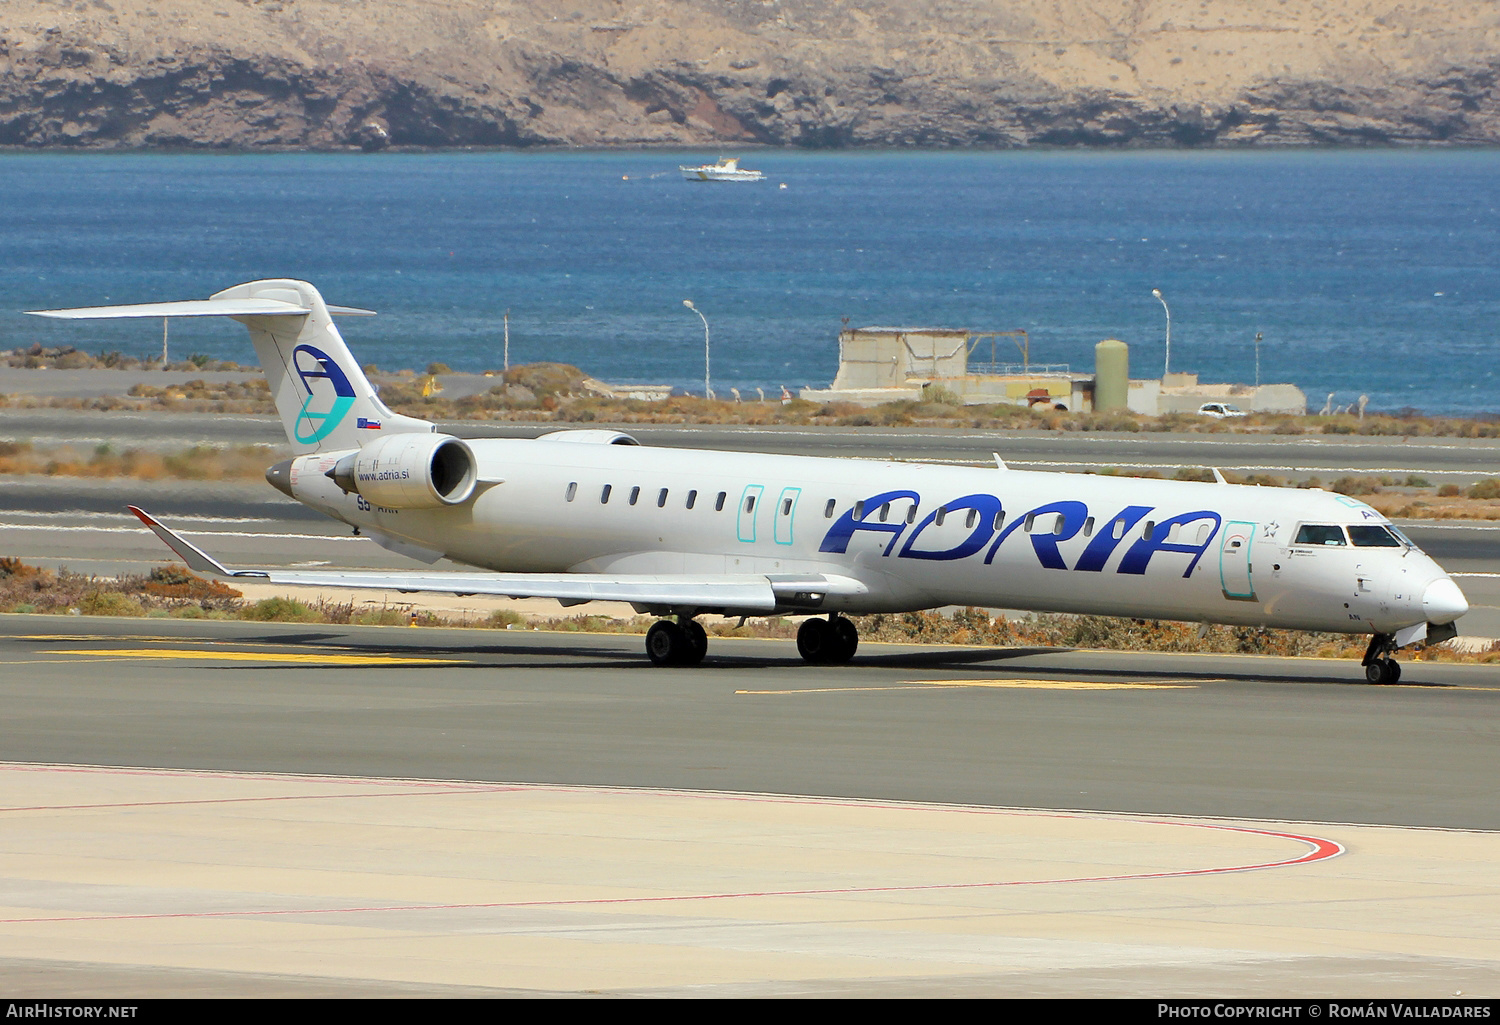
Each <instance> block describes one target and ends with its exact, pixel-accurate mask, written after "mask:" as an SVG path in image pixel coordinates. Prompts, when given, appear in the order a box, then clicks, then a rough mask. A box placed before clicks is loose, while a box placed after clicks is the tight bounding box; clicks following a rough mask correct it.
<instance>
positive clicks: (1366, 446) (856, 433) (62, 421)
mask: <svg viewBox="0 0 1500 1025" xmlns="http://www.w3.org/2000/svg"><path fill="white" fill-rule="evenodd" d="M440 426H441V427H442V428H443V429H444V430H447V431H450V432H452V433H456V434H458V435H460V436H462V437H473V438H530V437H536V436H537V435H539V434H543V433H546V432H547V431H552V430H563V429H577V428H595V427H604V426H608V425H603V424H568V423H559V424H534V423H496V422H491V421H480V420H465V421H460V422H455V423H446V424H442V425H440ZM620 429H621V430H624V431H626V432H627V433H629V434H631V435H632V436H634V437H636V438H637V439H639V440H640V441H641V443H642V444H649V445H663V446H667V447H673V448H707V449H735V450H741V451H754V452H786V453H798V454H802V453H808V452H816V453H818V454H821V455H833V456H851V457H861V458H874V459H886V458H897V459H924V460H931V461H938V462H942V461H953V462H960V463H977V464H983V463H988V462H990V461H991V460H992V458H993V456H992V453H995V452H999V453H1000V455H1001V456H1002V457H1003V458H1004V459H1006V460H1007V462H1008V463H1009V464H1010V465H1013V466H1015V467H1018V468H1025V469H1039V470H1048V469H1070V468H1074V469H1098V468H1104V467H1112V466H1113V467H1122V468H1137V469H1175V468H1177V467H1181V466H1217V467H1219V468H1220V469H1224V470H1234V471H1237V472H1244V473H1272V474H1282V475H1294V476H1296V477H1298V478H1301V477H1304V476H1321V477H1323V478H1324V479H1325V480H1327V479H1334V478H1336V477H1338V476H1343V475H1345V474H1370V473H1375V474H1384V475H1390V476H1401V477H1405V476H1407V475H1409V474H1417V475H1419V476H1425V477H1427V478H1428V479H1429V480H1431V481H1432V482H1434V483H1448V482H1450V481H1451V482H1454V483H1463V482H1468V483H1472V482H1473V481H1475V480H1477V479H1479V478H1481V477H1491V476H1495V475H1497V474H1500V439H1493V438H1411V439H1403V438H1378V437H1364V436H1351V435H1322V434H1319V435H1252V434H1227V433H1226V434H1155V433H1138V434H1132V433H1122V432H1098V433H1083V432H1073V431H982V430H966V429H961V428H957V429H946V428H945V429H937V428H880V427H828V428H805V427H774V426H773V427H746V426H707V425H703V426H700V425H659V424H630V425H624V426H622V427H620ZM0 437H3V438H7V439H12V440H28V441H32V442H33V443H36V444H39V445H61V444H76V445H79V446H88V447H92V446H95V445H101V444H110V445H114V446H116V447H130V446H136V447H150V448H157V449H163V450H178V449H182V448H186V447H189V446H191V445H198V444H206V445H252V444H259V445H272V446H276V447H278V448H280V447H283V446H284V445H285V443H286V436H285V434H284V433H283V431H282V429H281V425H280V422H279V421H278V420H277V419H276V418H274V417H270V416H249V415H242V414H211V413H166V412H97V411H89V410H59V409H6V410H0Z"/></svg>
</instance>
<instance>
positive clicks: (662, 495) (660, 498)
mask: <svg viewBox="0 0 1500 1025" xmlns="http://www.w3.org/2000/svg"><path fill="white" fill-rule="evenodd" d="M666 505H667V489H666V488H662V489H661V491H659V492H657V495H656V507H657V508H658V509H664V508H666Z"/></svg>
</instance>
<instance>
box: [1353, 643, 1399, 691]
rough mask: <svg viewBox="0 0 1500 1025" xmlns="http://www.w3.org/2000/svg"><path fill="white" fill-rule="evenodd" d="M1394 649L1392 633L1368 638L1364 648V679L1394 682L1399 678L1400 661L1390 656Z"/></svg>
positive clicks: (1377, 681) (1376, 681) (1372, 681)
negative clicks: (1368, 642)
mask: <svg viewBox="0 0 1500 1025" xmlns="http://www.w3.org/2000/svg"><path fill="white" fill-rule="evenodd" d="M1395 650H1396V638H1395V636H1394V635H1392V634H1376V635H1375V636H1374V637H1371V638H1370V646H1369V647H1368V648H1366V649H1365V657H1364V661H1362V662H1361V663H1360V665H1362V666H1364V667H1365V679H1366V680H1369V681H1370V682H1371V683H1395V682H1396V681H1397V680H1399V679H1401V663H1399V662H1397V661H1396V660H1395V659H1393V658H1391V655H1392V654H1393V653H1394V652H1395Z"/></svg>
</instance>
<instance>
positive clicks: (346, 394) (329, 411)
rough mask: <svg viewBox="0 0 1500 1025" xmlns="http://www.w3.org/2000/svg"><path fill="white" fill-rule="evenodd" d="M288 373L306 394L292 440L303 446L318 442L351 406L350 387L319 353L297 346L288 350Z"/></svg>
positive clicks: (351, 387) (330, 430)
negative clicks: (297, 381) (295, 379)
mask: <svg viewBox="0 0 1500 1025" xmlns="http://www.w3.org/2000/svg"><path fill="white" fill-rule="evenodd" d="M292 370H293V371H295V372H296V374H297V379H298V380H299V381H301V382H302V390H303V392H305V393H306V394H305V395H304V397H303V399H302V409H301V410H300V411H299V412H298V413H297V423H296V425H295V426H294V428H293V430H292V434H293V436H294V437H295V438H296V439H297V440H298V441H299V442H301V443H302V444H304V445H311V444H313V443H314V442H318V441H322V440H323V439H324V438H326V437H328V435H329V434H331V433H333V430H334V428H336V427H338V425H339V424H340V423H342V422H343V419H344V417H345V416H346V415H347V414H348V412H349V408H350V407H351V406H353V405H354V398H355V395H354V386H353V385H351V384H350V383H349V378H348V377H347V376H346V375H345V374H344V372H343V371H342V370H340V369H339V365H338V364H337V363H335V362H334V361H333V358H332V357H331V356H329V355H328V354H327V353H326V352H324V351H323V350H322V349H317V348H314V347H313V346H311V345H299V346H297V347H296V348H295V349H293V350H292Z"/></svg>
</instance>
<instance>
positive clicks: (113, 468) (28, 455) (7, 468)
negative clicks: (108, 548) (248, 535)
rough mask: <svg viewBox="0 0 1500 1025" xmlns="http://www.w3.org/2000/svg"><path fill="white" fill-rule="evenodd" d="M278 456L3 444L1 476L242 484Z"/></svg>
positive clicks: (267, 451) (248, 451) (243, 448)
mask: <svg viewBox="0 0 1500 1025" xmlns="http://www.w3.org/2000/svg"><path fill="white" fill-rule="evenodd" d="M278 456H279V451H278V450H277V449H274V448H271V447H269V446H265V445H240V446H237V447H234V448H214V447H212V446H208V445H197V446H194V447H193V448H190V449H186V450H185V451H182V452H176V453H167V454H164V453H161V452H152V451H150V450H148V449H135V448H131V449H125V450H124V451H121V452H117V451H115V450H114V449H113V448H112V447H111V446H109V445H100V446H98V447H97V448H95V449H93V450H92V451H90V452H82V451H79V450H78V449H76V448H73V447H72V446H66V445H64V446H61V447H57V448H42V449H39V448H35V447H33V446H32V445H30V444H28V443H26V442H15V441H0V473H16V474H42V475H46V476H50V477H130V478H133V479H136V480H161V479H164V478H172V479H176V480H241V479H253V478H258V477H261V476H263V475H264V474H265V471H266V467H267V466H268V465H270V464H271V463H272V462H275V461H276V459H277V458H278Z"/></svg>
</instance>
